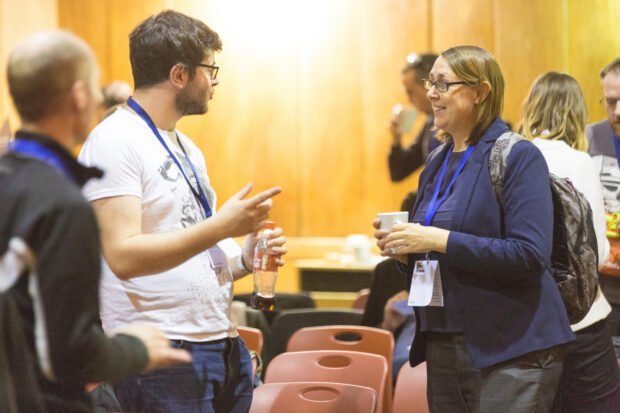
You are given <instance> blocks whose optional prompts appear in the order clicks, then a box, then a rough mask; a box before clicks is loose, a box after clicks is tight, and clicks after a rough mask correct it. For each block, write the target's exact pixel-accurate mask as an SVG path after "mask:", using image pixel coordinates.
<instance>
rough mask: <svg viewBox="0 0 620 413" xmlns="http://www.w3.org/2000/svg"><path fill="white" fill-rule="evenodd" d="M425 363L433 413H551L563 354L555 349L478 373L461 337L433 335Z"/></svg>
mask: <svg viewBox="0 0 620 413" xmlns="http://www.w3.org/2000/svg"><path fill="white" fill-rule="evenodd" d="M426 360H427V364H426V365H427V372H428V387H427V396H428V404H429V407H430V411H431V413H547V412H550V411H551V407H552V405H553V399H554V396H555V393H556V391H557V388H558V383H559V381H560V376H561V375H562V369H563V364H564V350H563V346H556V347H551V348H549V349H544V350H539V351H534V352H531V353H528V354H525V355H523V356H520V357H517V358H515V359H512V360H509V361H506V362H503V363H500V364H496V365H494V366H491V367H487V368H484V369H477V368H476V367H474V365H473V363H472V360H471V358H470V357H469V354H468V353H467V349H466V348H465V342H464V340H463V336H462V335H461V334H443V333H429V334H428V337H427V342H426Z"/></svg>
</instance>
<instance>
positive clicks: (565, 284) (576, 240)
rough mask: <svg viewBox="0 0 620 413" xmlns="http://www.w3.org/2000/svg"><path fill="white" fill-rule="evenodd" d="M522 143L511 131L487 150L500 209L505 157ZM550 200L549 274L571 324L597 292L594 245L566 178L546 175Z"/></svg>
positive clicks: (588, 217) (584, 206) (588, 216)
mask: <svg viewBox="0 0 620 413" xmlns="http://www.w3.org/2000/svg"><path fill="white" fill-rule="evenodd" d="M522 140H526V139H525V138H524V137H522V136H520V135H517V134H516V133H513V132H506V133H504V134H502V135H501V136H500V137H499V138H497V141H496V142H495V144H494V145H493V149H491V156H490V157H489V174H490V175H491V185H492V186H493V190H494V191H495V196H496V198H497V203H498V204H499V206H500V209H502V187H503V183H504V170H505V168H506V163H507V160H508V155H509V154H510V150H511V148H512V146H513V145H514V144H516V143H517V142H519V141H522ZM549 182H550V186H551V195H552V199H553V249H552V253H551V264H550V271H551V275H552V276H553V278H554V279H555V282H556V284H557V286H558V289H559V290H560V295H561V296H562V301H564V306H565V307H566V313H567V314H568V320H569V321H570V323H571V324H575V323H577V322H579V321H581V320H582V319H583V318H584V317H585V316H586V314H587V313H588V311H589V310H590V307H591V306H592V303H593V302H594V300H595V299H596V296H597V293H598V246H597V243H596V234H595V232H594V223H593V221H592V210H591V209H590V204H589V203H588V200H587V199H586V198H585V196H583V194H582V193H581V192H579V191H578V190H577V189H576V188H575V186H574V185H573V184H572V182H571V181H570V180H569V179H568V178H559V177H557V176H555V175H554V174H552V173H550V174H549Z"/></svg>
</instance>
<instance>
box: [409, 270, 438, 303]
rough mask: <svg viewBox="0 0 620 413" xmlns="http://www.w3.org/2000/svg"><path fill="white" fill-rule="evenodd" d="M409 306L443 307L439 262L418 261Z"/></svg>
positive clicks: (412, 278)
mask: <svg viewBox="0 0 620 413" xmlns="http://www.w3.org/2000/svg"><path fill="white" fill-rule="evenodd" d="M408 304H409V305H410V306H414V307H425V306H434V307H443V288H442V286H441V274H440V272H439V262H438V261H437V260H423V261H416V262H415V264H414V265H413V275H412V277H411V289H410V290H409V300H408Z"/></svg>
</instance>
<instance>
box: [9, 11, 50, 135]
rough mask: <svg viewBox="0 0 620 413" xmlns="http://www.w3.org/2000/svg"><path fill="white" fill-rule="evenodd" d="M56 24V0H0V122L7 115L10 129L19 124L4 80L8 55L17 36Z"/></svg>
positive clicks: (20, 36)
mask: <svg viewBox="0 0 620 413" xmlns="http://www.w3.org/2000/svg"><path fill="white" fill-rule="evenodd" d="M57 27H58V4H57V1H56V0H37V1H14V0H0V53H1V55H0V100H1V101H2V103H1V104H0V123H1V122H4V119H5V118H6V117H7V116H8V117H9V119H10V121H11V129H12V130H13V131H15V130H16V129H17V127H18V126H19V121H18V116H17V113H16V112H15V110H14V109H13V104H12V103H11V99H10V95H9V90H8V85H7V83H6V64H7V61H8V55H9V53H11V50H12V49H13V47H14V46H15V44H16V43H17V42H18V41H19V40H20V39H21V38H23V37H25V36H27V35H29V34H32V33H34V32H36V31H39V30H50V29H55V28H57Z"/></svg>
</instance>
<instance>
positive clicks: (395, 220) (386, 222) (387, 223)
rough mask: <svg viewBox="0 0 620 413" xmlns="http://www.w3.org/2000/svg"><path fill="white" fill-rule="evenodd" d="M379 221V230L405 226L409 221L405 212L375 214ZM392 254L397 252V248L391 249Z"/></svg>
mask: <svg viewBox="0 0 620 413" xmlns="http://www.w3.org/2000/svg"><path fill="white" fill-rule="evenodd" d="M377 216H378V217H379V220H380V221H381V229H386V230H388V231H389V230H391V229H392V227H393V226H394V225H396V224H406V223H407V222H408V221H409V213H408V212H407V211H401V212H383V213H381V214H377ZM399 248H400V247H399ZM391 251H392V254H396V253H397V252H398V248H391Z"/></svg>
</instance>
